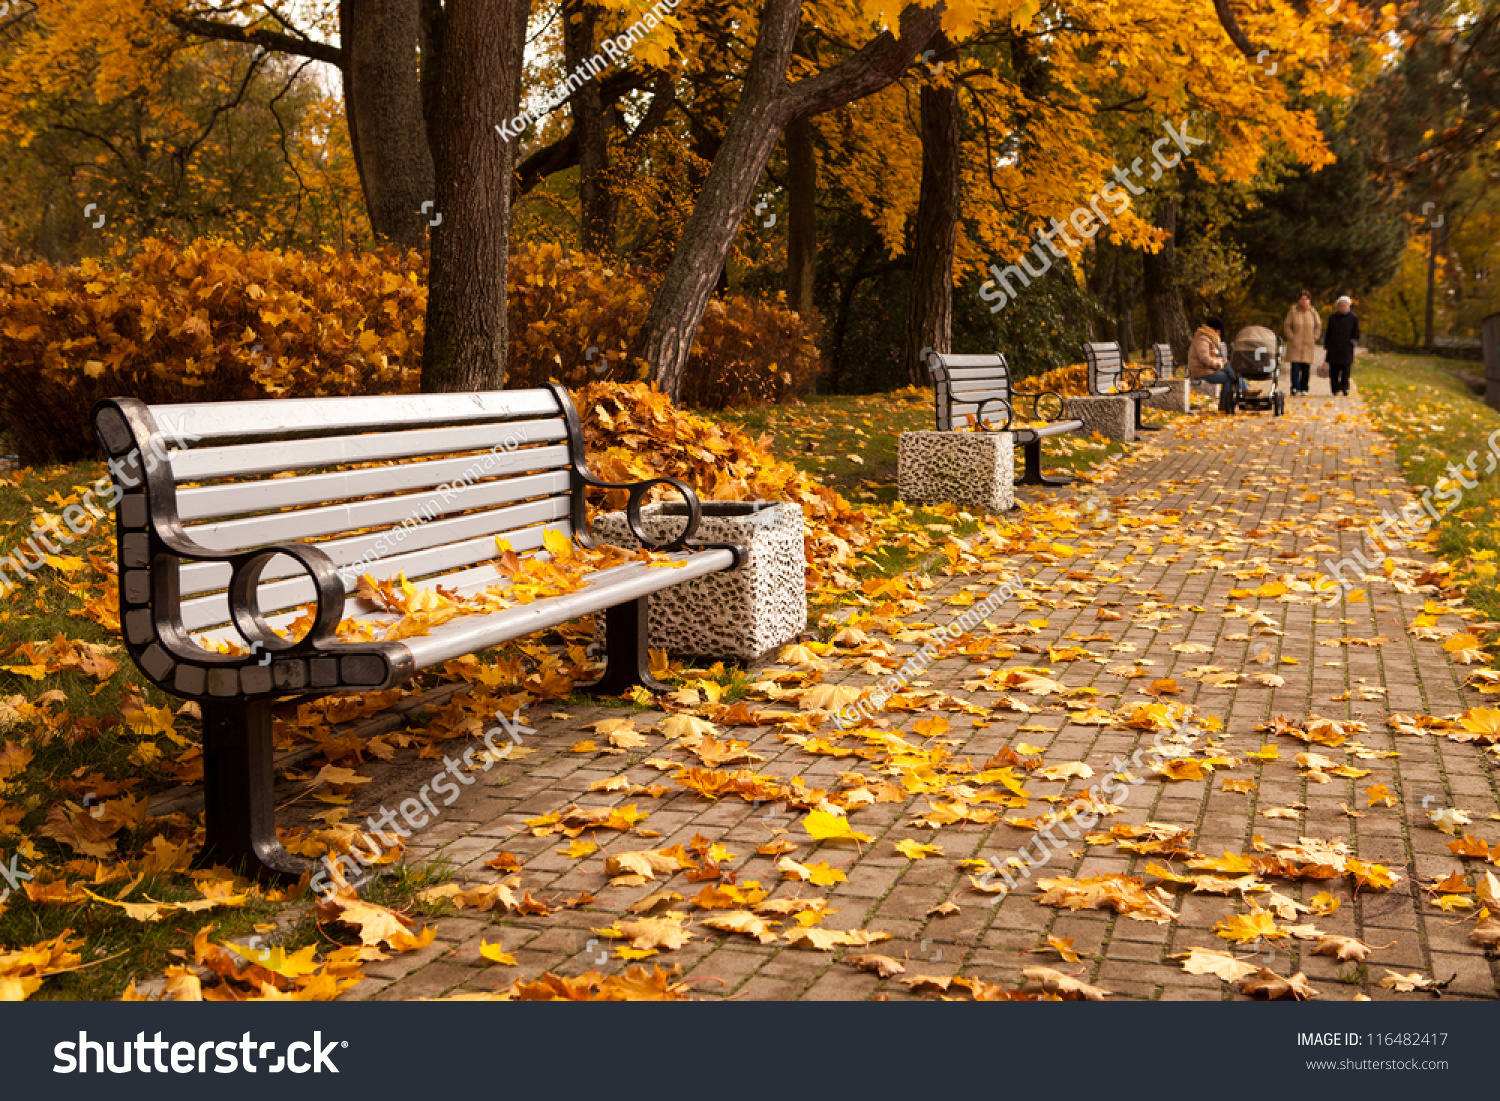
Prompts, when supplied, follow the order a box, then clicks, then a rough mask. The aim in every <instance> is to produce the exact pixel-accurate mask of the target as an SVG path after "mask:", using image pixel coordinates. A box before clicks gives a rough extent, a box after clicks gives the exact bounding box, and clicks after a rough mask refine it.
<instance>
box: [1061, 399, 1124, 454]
mask: <svg viewBox="0 0 1500 1101" xmlns="http://www.w3.org/2000/svg"><path fill="white" fill-rule="evenodd" d="M1063 415H1064V416H1065V417H1067V418H1068V419H1069V420H1080V421H1082V422H1083V429H1082V431H1083V434H1084V435H1086V436H1089V435H1093V434H1094V433H1096V432H1097V433H1098V434H1099V435H1101V436H1103V437H1104V438H1105V439H1106V440H1118V441H1120V442H1121V443H1130V442H1132V441H1133V440H1134V439H1135V399H1134V398H1131V397H1126V396H1125V395H1123V394H1105V395H1101V396H1098V397H1087V398H1068V399H1067V401H1066V402H1065V408H1064V411H1063Z"/></svg>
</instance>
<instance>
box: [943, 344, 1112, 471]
mask: <svg viewBox="0 0 1500 1101" xmlns="http://www.w3.org/2000/svg"><path fill="white" fill-rule="evenodd" d="M927 370H928V371H929V372H930V373H931V375H932V381H933V407H934V411H935V413H936V417H937V430H938V431H939V432H956V431H958V430H959V428H960V425H959V424H958V423H956V422H957V420H958V417H963V416H968V417H971V418H972V419H973V421H974V424H973V428H974V430H975V431H986V432H1010V433H1012V434H1014V436H1015V438H1016V443H1018V444H1020V445H1021V446H1022V447H1023V449H1024V452H1025V457H1026V470H1025V473H1024V474H1023V476H1022V477H1020V478H1018V479H1014V482H1015V484H1016V485H1018V486H1065V485H1072V484H1073V483H1074V482H1075V481H1077V479H1076V478H1070V477H1061V478H1049V477H1048V476H1047V475H1046V474H1044V473H1042V441H1043V440H1044V439H1046V438H1047V437H1049V436H1060V435H1063V434H1065V433H1068V432H1077V431H1078V430H1079V429H1080V428H1082V427H1083V421H1081V420H1064V419H1063V414H1064V413H1065V412H1066V411H1067V405H1066V403H1065V402H1064V401H1063V398H1062V395H1061V394H1059V393H1057V392H1056V391H1055V390H1044V391H1040V392H1036V393H1032V392H1027V391H1022V390H1017V389H1015V387H1014V386H1013V385H1012V383H1011V377H1010V364H1009V363H1007V362H1006V359H1005V355H1004V353H1002V352H994V353H991V354H983V355H954V354H946V355H945V354H942V353H939V352H929V353H928V354H927ZM1043 398H1054V399H1056V402H1057V410H1056V415H1055V416H1052V417H1045V418H1044V417H1043V416H1042V413H1041V400H1042V399H1043ZM1017 400H1020V401H1030V402H1031V419H1032V420H1033V421H1041V420H1046V421H1047V423H1046V424H1045V425H1043V426H1041V427H1036V426H1033V425H1015V426H1012V422H1013V421H1014V419H1015V402H1016V401H1017ZM991 407H993V409H994V412H993V413H991V412H989V411H988V410H990V409H991ZM955 413H957V416H955ZM1002 414H1003V419H1000V417H1001V415H1002Z"/></svg>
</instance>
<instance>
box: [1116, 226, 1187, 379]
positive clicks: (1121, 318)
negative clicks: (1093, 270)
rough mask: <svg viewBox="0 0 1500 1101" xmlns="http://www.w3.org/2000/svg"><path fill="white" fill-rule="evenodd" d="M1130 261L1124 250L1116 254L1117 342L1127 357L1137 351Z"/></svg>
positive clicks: (1133, 281) (1132, 278)
mask: <svg viewBox="0 0 1500 1101" xmlns="http://www.w3.org/2000/svg"><path fill="white" fill-rule="evenodd" d="M1128 261H1129V255H1128V254H1127V253H1125V252H1124V251H1123V250H1121V251H1118V252H1117V253H1116V254H1115V341H1116V342H1117V343H1118V344H1119V345H1120V354H1121V355H1127V356H1128V355H1129V354H1130V353H1131V352H1133V351H1135V294H1134V290H1135V278H1134V276H1133V275H1132V274H1131V273H1130V271H1129V270H1128V269H1127V267H1126V264H1127V263H1128ZM1182 362H1183V363H1186V362H1187V361H1186V360H1183V361H1182Z"/></svg>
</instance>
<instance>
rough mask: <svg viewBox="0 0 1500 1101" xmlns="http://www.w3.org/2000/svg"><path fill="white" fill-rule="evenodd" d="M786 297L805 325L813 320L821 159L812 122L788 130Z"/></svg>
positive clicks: (795, 123)
mask: <svg viewBox="0 0 1500 1101" xmlns="http://www.w3.org/2000/svg"><path fill="white" fill-rule="evenodd" d="M786 190H787V195H786V205H787V219H786V283H787V287H786V297H787V306H788V307H789V308H790V309H793V310H796V311H797V314H798V315H799V316H800V317H801V318H802V321H803V323H804V324H807V323H809V322H810V321H811V320H812V314H813V282H814V280H816V279H817V276H818V155H817V151H816V150H815V149H814V147H813V124H812V120H811V119H806V118H800V119H794V120H793V121H792V123H791V124H790V125H789V126H788V127H787V128H786Z"/></svg>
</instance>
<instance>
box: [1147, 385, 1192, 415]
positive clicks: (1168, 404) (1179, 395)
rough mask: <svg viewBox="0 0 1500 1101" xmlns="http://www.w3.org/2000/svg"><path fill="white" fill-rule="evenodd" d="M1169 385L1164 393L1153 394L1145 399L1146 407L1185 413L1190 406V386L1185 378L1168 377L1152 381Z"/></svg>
mask: <svg viewBox="0 0 1500 1101" xmlns="http://www.w3.org/2000/svg"><path fill="white" fill-rule="evenodd" d="M1153 385H1156V386H1170V387H1171V389H1170V390H1168V391H1167V392H1166V393H1165V394H1155V395H1153V396H1151V397H1149V398H1147V399H1146V408H1147V409H1162V410H1165V411H1166V412H1168V413H1186V412H1187V411H1188V410H1189V409H1190V408H1191V404H1190V403H1191V402H1192V400H1193V398H1192V386H1191V384H1190V383H1189V381H1188V380H1187V379H1185V378H1168V379H1162V380H1161V381H1159V382H1157V383H1154V384H1153Z"/></svg>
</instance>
